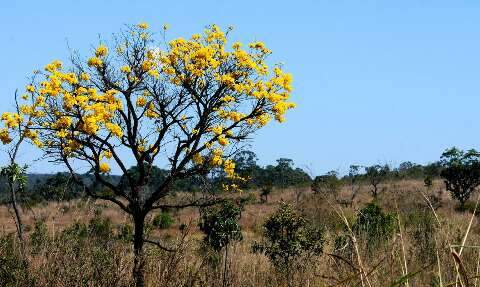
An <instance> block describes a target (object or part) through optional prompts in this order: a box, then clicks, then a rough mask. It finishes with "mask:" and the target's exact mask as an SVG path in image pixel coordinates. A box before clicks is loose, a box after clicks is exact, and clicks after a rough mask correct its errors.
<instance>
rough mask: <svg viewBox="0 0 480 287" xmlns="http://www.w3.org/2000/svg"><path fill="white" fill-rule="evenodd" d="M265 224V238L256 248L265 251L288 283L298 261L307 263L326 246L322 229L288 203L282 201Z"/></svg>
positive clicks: (257, 250) (254, 246)
mask: <svg viewBox="0 0 480 287" xmlns="http://www.w3.org/2000/svg"><path fill="white" fill-rule="evenodd" d="M263 228H264V231H263V237H264V239H263V241H262V242H260V243H258V242H255V243H254V244H253V246H252V249H253V252H255V253H263V254H265V255H266V256H267V257H268V258H269V259H270V261H271V262H272V264H273V265H274V267H275V269H277V271H279V272H280V273H284V274H285V276H286V277H287V280H288V282H289V283H290V282H291V280H292V276H293V275H292V271H293V266H294V265H295V264H296V263H300V262H301V263H302V265H304V266H305V265H306V262H307V261H309V259H311V258H312V257H313V256H315V255H319V254H320V253H321V252H322V250H323V243H324V240H323V237H324V236H323V229H322V228H316V227H314V226H313V225H311V224H310V223H309V222H308V221H307V220H306V219H305V217H304V216H303V215H301V214H300V213H298V212H297V211H296V210H295V209H294V208H293V207H292V206H291V205H289V204H285V203H283V204H282V205H281V206H280V208H279V209H278V210H277V211H276V212H275V213H274V214H273V215H272V216H271V217H270V218H268V219H267V221H266V222H265V224H264V225H263Z"/></svg>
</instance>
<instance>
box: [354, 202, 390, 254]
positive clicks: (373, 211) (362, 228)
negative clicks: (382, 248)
mask: <svg viewBox="0 0 480 287" xmlns="http://www.w3.org/2000/svg"><path fill="white" fill-rule="evenodd" d="M395 228H396V223H395V217H394V216H393V215H391V214H385V213H384V212H383V211H382V209H381V208H380V206H378V205H377V204H376V203H369V204H367V206H365V207H364V208H363V209H361V210H360V212H359V213H358V214H357V220H356V222H355V223H354V224H353V226H352V230H353V231H354V232H355V233H356V234H357V235H359V236H362V237H364V238H365V241H366V242H367V245H368V246H369V247H372V246H375V245H377V244H378V243H381V242H383V241H385V240H387V239H388V238H390V237H391V236H392V234H393V232H394V231H395Z"/></svg>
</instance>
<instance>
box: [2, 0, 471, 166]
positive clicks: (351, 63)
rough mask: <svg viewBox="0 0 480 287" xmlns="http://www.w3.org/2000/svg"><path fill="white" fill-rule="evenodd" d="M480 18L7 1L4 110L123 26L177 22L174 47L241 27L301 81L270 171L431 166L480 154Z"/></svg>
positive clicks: (265, 149) (260, 139)
mask: <svg viewBox="0 0 480 287" xmlns="http://www.w3.org/2000/svg"><path fill="white" fill-rule="evenodd" d="M478 15H480V2H478V1H341V0H335V1H334V0H331V1H302V0H297V1H258V0H257V1H213V0H210V1H168V2H167V1H121V0H115V1H114V0H110V1H102V0H96V1H68V0H63V1H1V2H0V32H1V35H2V42H1V45H0V64H1V69H0V103H1V107H2V110H5V109H8V108H9V107H10V104H11V102H12V95H13V93H14V91H15V89H16V88H19V89H22V88H23V86H24V84H25V83H26V80H27V76H28V75H29V74H30V73H31V71H32V70H33V69H35V68H41V67H43V66H44V65H45V64H46V63H48V62H49V61H51V60H52V59H57V58H59V59H65V58H66V57H67V56H68V49H67V42H68V45H69V46H71V47H72V48H75V49H78V50H79V51H80V52H83V54H85V53H86V51H87V50H88V49H89V48H90V47H91V45H92V44H96V43H97V42H98V37H99V35H101V36H102V37H103V38H108V37H109V36H110V34H111V33H113V32H117V31H118V30H119V29H120V28H122V26H123V25H124V24H135V23H138V22H141V21H146V22H148V23H150V25H151V27H152V28H153V29H157V30H160V29H161V27H162V26H163V24H165V23H168V24H169V25H170V30H169V34H168V37H169V38H174V37H178V36H190V35H191V34H193V33H196V32H200V31H201V30H202V29H203V28H204V27H205V26H206V25H208V24H212V23H216V24H218V25H220V26H222V27H225V28H226V27H227V26H230V25H232V26H234V27H235V30H234V33H233V38H234V39H235V40H241V41H244V42H248V41H253V40H262V41H264V42H265V43H266V44H267V46H268V47H269V48H271V49H272V50H273V52H274V54H273V55H272V57H271V58H272V60H273V61H275V62H284V63H285V66H284V67H285V69H286V70H288V71H290V72H291V73H292V74H293V76H294V88H295V89H294V94H293V100H294V101H296V102H297V103H298V108H297V109H295V110H293V111H291V112H290V113H289V114H288V115H287V122H286V123H285V124H282V125H278V124H274V125H270V126H268V127H267V128H265V129H264V130H262V131H260V132H259V133H258V134H257V135H256V136H254V138H253V141H252V143H251V145H252V149H253V150H254V151H255V152H256V153H257V155H258V156H259V158H260V159H261V163H262V164H266V163H270V162H273V161H274V160H275V159H276V158H279V157H288V158H292V159H293V160H294V161H295V163H296V164H297V165H298V166H300V167H303V168H308V169H309V170H310V171H311V172H312V173H313V174H320V173H323V172H326V171H328V170H332V169H337V170H340V171H343V170H345V169H346V168H347V167H348V165H349V164H351V163H357V164H374V163H379V162H380V163H383V162H388V163H392V164H398V163H400V162H402V161H405V160H410V161H414V162H418V163H427V162H431V161H434V160H437V159H438V158H439V156H440V154H441V153H442V151H443V150H444V149H445V148H447V147H450V146H453V145H456V146H458V147H461V148H477V149H478V148H480V147H479V143H480V133H479V130H480V128H479V126H478V125H477V123H478V122H479V119H478V112H477V111H478V108H479V104H480V18H479V17H478ZM32 149H33V148H31V147H26V148H25V149H24V150H25V154H24V155H23V158H24V159H25V160H27V159H30V158H31V157H32V156H34V155H36V154H35V153H33V152H32V151H30V150H32ZM4 160H5V157H4V156H3V155H0V163H1V162H2V161H4ZM59 169H61V168H60V167H55V166H53V165H51V164H48V163H47V164H44V163H35V164H33V165H32V167H31V170H32V171H35V172H46V171H55V170H59Z"/></svg>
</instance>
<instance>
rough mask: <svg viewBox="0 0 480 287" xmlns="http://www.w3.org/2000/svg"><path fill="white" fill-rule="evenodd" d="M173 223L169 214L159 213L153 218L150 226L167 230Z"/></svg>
mask: <svg viewBox="0 0 480 287" xmlns="http://www.w3.org/2000/svg"><path fill="white" fill-rule="evenodd" d="M173 223H174V220H173V218H172V216H171V215H170V213H167V212H161V213H159V214H157V215H155V217H154V218H153V221H152V224H153V226H155V227H157V228H160V229H168V228H169V227H170V226H172V224H173Z"/></svg>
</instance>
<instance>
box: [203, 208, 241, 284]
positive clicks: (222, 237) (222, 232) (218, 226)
mask: <svg viewBox="0 0 480 287" xmlns="http://www.w3.org/2000/svg"><path fill="white" fill-rule="evenodd" d="M241 211H242V210H241V208H240V207H239V206H238V205H237V204H235V203H234V202H232V201H225V202H224V203H222V204H219V205H217V206H213V207H207V208H204V209H202V211H201V219H200V223H199V227H200V230H201V231H202V232H203V233H204V234H205V237H204V242H205V243H207V245H209V246H210V247H212V248H213V249H214V250H215V251H217V252H220V251H221V250H222V249H225V256H224V270H223V286H225V285H226V282H227V271H228V270H227V262H228V246H229V244H230V243H232V242H234V241H240V240H242V239H243V235H242V230H241V227H240V224H239V223H238V220H239V218H240V215H241Z"/></svg>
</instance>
